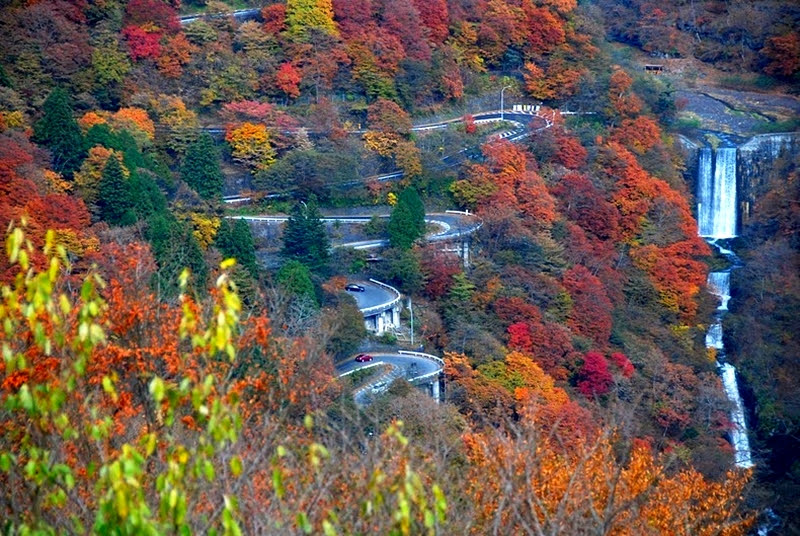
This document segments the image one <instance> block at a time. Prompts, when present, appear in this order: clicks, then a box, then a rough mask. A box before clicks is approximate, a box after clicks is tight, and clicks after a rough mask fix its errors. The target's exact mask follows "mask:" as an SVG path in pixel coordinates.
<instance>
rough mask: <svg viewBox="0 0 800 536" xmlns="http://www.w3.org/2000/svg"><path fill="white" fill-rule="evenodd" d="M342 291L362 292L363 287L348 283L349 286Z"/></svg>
mask: <svg viewBox="0 0 800 536" xmlns="http://www.w3.org/2000/svg"><path fill="white" fill-rule="evenodd" d="M344 289H345V290H348V291H350V292H364V290H365V289H364V287H363V286H361V285H356V284H355V283H350V284H349V285H347V286H346V287H344Z"/></svg>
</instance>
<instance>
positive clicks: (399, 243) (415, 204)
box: [388, 188, 425, 249]
mask: <svg viewBox="0 0 800 536" xmlns="http://www.w3.org/2000/svg"><path fill="white" fill-rule="evenodd" d="M388 231H389V243H390V244H391V246H392V247H395V248H400V249H409V248H410V247H411V246H412V245H413V244H414V242H415V241H416V240H417V239H418V238H420V237H422V236H423V235H424V234H425V206H424V205H423V204H422V199H420V197H419V194H418V193H417V190H416V189H414V188H406V189H405V190H403V191H402V192H400V195H399V196H398V198H397V204H396V205H395V206H394V209H393V210H392V215H391V217H390V218H389V225H388Z"/></svg>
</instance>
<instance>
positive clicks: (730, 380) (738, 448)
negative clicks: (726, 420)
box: [706, 270, 753, 468]
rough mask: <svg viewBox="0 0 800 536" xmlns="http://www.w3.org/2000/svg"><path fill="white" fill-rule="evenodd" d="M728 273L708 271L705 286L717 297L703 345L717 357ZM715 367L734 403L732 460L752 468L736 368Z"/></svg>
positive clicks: (721, 347) (720, 348)
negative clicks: (712, 321) (714, 313)
mask: <svg viewBox="0 0 800 536" xmlns="http://www.w3.org/2000/svg"><path fill="white" fill-rule="evenodd" d="M730 285H731V273H730V271H729V270H726V271H724V272H711V273H710V274H708V288H709V290H710V291H711V293H712V294H714V295H715V296H717V297H718V298H719V299H720V305H719V307H717V315H716V319H715V320H714V323H713V324H711V326H710V327H709V328H708V332H707V333H706V348H714V349H715V350H717V355H718V356H720V357H721V356H723V355H724V350H725V346H724V345H723V344H722V316H723V315H724V314H725V313H726V312H727V310H728V300H730V298H731V295H730V294H731V286H730ZM717 367H718V368H719V370H720V375H721V376H722V385H723V386H724V387H725V394H726V395H727V396H728V400H730V401H731V402H732V403H733V409H731V422H732V424H733V428H732V429H731V443H732V444H733V450H734V461H735V463H736V465H737V466H738V467H744V468H747V467H752V466H753V462H752V460H751V457H750V440H749V439H748V437H747V424H746V423H745V419H744V405H743V404H742V397H741V396H740V395H739V385H738V383H737V381H736V368H735V367H734V366H733V365H731V364H730V363H720V362H719V361H718V362H717Z"/></svg>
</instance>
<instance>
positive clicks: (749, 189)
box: [680, 132, 800, 226]
mask: <svg viewBox="0 0 800 536" xmlns="http://www.w3.org/2000/svg"><path fill="white" fill-rule="evenodd" d="M706 134H707V135H708V134H709V133H708V132H706ZM711 134H713V133H711ZM680 141H681V145H682V146H683V148H684V150H685V151H686V169H685V171H684V176H685V178H686V181H687V182H688V183H689V186H690V189H691V191H692V192H695V195H697V193H698V191H699V188H698V186H699V185H698V182H697V181H698V177H699V176H700V173H699V171H700V164H701V161H702V154H703V151H704V149H703V145H705V143H704V142H702V141H695V140H690V139H688V138H684V137H681V138H680ZM737 145H738V146H737V149H736V177H737V184H736V190H737V200H736V203H737V213H738V216H739V218H740V222H739V226H741V225H745V224H747V221H748V219H749V218H750V216H751V213H752V210H753V207H754V206H755V203H756V201H757V200H758V199H759V198H760V197H761V196H762V195H764V193H765V192H766V191H767V188H768V183H769V179H770V175H771V173H772V171H773V170H775V169H776V168H777V169H780V168H779V166H781V165H782V162H783V161H784V160H785V159H789V158H792V156H793V155H796V154H798V153H799V152H800V132H783V133H777V134H760V135H757V136H753V137H751V138H749V139H747V140H746V141H744V142H743V143H738V144H737ZM705 150H706V151H708V149H707V148H706V149H705ZM696 216H697V217H698V221H699V220H702V215H701V214H699V213H698V214H696Z"/></svg>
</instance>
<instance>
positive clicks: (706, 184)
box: [697, 147, 714, 236]
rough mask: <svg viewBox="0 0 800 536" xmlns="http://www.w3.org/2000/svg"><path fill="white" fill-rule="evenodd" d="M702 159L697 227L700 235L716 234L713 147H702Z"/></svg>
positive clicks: (698, 189)
mask: <svg viewBox="0 0 800 536" xmlns="http://www.w3.org/2000/svg"><path fill="white" fill-rule="evenodd" d="M699 158H700V160H699V162H698V165H697V227H698V229H699V230H700V236H711V235H713V234H714V224H713V223H712V222H713V217H712V212H711V208H712V204H713V203H714V181H713V173H714V166H713V158H712V154H711V149H710V148H709V147H703V148H702V149H700V157H699Z"/></svg>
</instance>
